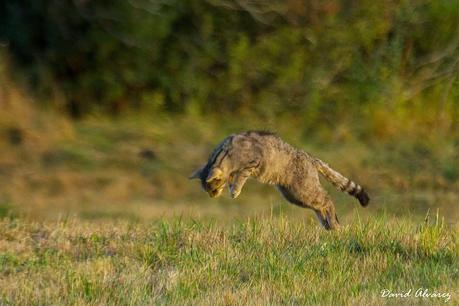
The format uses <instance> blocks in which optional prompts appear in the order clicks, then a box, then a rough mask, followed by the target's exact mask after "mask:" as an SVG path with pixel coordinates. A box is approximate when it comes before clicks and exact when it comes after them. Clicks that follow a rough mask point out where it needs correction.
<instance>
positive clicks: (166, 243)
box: [0, 216, 459, 305]
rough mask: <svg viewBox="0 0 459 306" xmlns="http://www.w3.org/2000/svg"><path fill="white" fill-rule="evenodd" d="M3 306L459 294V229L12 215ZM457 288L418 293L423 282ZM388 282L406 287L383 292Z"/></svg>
mask: <svg viewBox="0 0 459 306" xmlns="http://www.w3.org/2000/svg"><path fill="white" fill-rule="evenodd" d="M0 232H1V233H2V235H1V236H0V301H1V304H3V305H5V304H6V305H9V304H15V305H42V304H54V305H62V304H71V305H107V304H111V305H114V304H119V305H142V304H152V303H161V304H179V305H180V304H181V305H183V304H220V305H221V304H241V305H245V304H323V305H344V304H347V305H355V304H361V305H381V304H386V303H387V304H393V305H395V304H398V305H399V304H401V303H405V304H413V303H424V304H429V305H430V304H439V305H440V304H444V303H445V301H446V300H448V302H449V303H450V304H457V303H459V295H458V292H459V244H458V233H457V231H455V230H452V229H450V228H448V227H446V226H444V225H443V224H442V223H441V222H440V221H439V220H428V221H427V222H425V223H421V224H415V223H412V222H408V221H402V220H400V219H396V220H395V219H387V217H384V216H379V217H375V218H373V220H372V221H369V222H361V221H359V222H355V223H354V225H352V226H348V227H346V228H344V229H342V230H341V231H339V232H333V233H331V232H326V231H324V230H322V229H321V228H319V227H318V226H317V225H311V224H306V223H305V222H296V221H291V220H290V219H289V218H285V217H282V216H280V217H272V218H263V219H250V220H248V221H241V222H233V223H232V224H230V225H221V224H219V223H218V222H207V221H206V222H201V221H192V220H190V219H187V220H180V219H173V220H169V221H158V222H148V223H143V224H141V223H137V222H134V223H132V222H126V221H111V222H108V221H107V222H88V221H81V220H77V219H68V220H61V221H53V222H44V223H36V222H32V221H25V220H20V219H14V218H13V219H11V218H4V219H3V220H1V221H0ZM419 288H428V290H429V292H430V293H434V292H435V293H449V294H451V297H450V298H448V297H446V296H444V297H442V298H422V297H415V296H414V295H415V290H417V289H419ZM384 289H388V290H393V291H396V292H401V291H403V292H406V291H407V290H409V289H412V294H411V295H412V296H411V297H410V298H404V299H393V298H392V299H390V298H382V297H381V291H382V290H384Z"/></svg>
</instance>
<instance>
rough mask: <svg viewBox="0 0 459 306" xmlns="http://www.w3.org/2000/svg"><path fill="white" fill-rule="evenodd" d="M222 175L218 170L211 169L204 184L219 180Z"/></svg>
mask: <svg viewBox="0 0 459 306" xmlns="http://www.w3.org/2000/svg"><path fill="white" fill-rule="evenodd" d="M222 174H223V171H222V170H221V169H220V168H213V169H212V170H210V172H209V175H207V178H206V182H211V181H213V180H214V179H217V178H220V177H221V175H222Z"/></svg>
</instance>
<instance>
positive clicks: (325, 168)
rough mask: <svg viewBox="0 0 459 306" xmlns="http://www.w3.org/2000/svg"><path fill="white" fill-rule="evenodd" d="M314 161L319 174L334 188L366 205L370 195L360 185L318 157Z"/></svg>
mask: <svg viewBox="0 0 459 306" xmlns="http://www.w3.org/2000/svg"><path fill="white" fill-rule="evenodd" d="M314 162H315V165H316V167H317V170H318V171H319V172H320V174H322V175H323V176H324V177H325V178H326V179H327V180H328V181H329V182H330V183H332V184H333V185H334V186H335V187H336V188H338V189H339V190H341V191H343V192H346V193H348V194H349V195H351V196H354V197H355V198H357V199H358V200H359V202H360V205H362V206H367V205H368V203H369V202H370V197H369V196H368V194H367V193H366V192H365V190H364V189H363V188H362V186H360V185H359V184H357V183H356V182H354V181H352V180H351V179H349V178H347V177H345V176H344V175H342V174H341V173H339V172H338V171H336V170H333V169H332V168H331V167H330V166H329V165H328V164H327V163H325V162H323V161H321V160H320V159H318V158H315V159H314Z"/></svg>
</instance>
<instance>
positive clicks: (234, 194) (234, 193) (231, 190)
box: [229, 185, 241, 199]
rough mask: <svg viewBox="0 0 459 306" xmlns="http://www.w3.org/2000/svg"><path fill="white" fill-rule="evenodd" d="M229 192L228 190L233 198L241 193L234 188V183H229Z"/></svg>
mask: <svg viewBox="0 0 459 306" xmlns="http://www.w3.org/2000/svg"><path fill="white" fill-rule="evenodd" d="M229 192H230V195H231V197H232V198H233V199H235V198H237V197H238V196H239V194H240V193H241V190H240V189H238V188H236V187H235V186H234V185H230V186H229Z"/></svg>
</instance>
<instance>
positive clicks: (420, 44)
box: [0, 0, 459, 133]
mask: <svg viewBox="0 0 459 306" xmlns="http://www.w3.org/2000/svg"><path fill="white" fill-rule="evenodd" d="M0 6H3V7H2V9H1V10H0V39H1V40H2V41H3V43H2V46H3V47H4V48H2V49H7V52H8V53H10V54H12V55H13V58H14V61H15V63H16V64H17V65H18V66H19V67H22V69H23V70H22V71H23V72H24V73H23V74H24V75H27V79H28V80H29V81H30V84H31V85H32V86H33V88H35V90H36V92H37V93H39V94H40V95H44V96H45V97H51V96H53V94H55V92H56V91H57V92H58V93H59V94H60V95H61V96H63V97H64V99H63V100H64V103H63V105H62V106H61V108H63V109H64V110H65V111H68V112H70V113H71V114H72V115H74V116H80V115H84V114H87V113H89V112H93V111H104V112H105V111H109V112H114V113H120V112H124V111H126V110H128V109H132V108H136V109H142V110H147V111H150V112H164V111H166V112H191V113H198V114H203V113H209V112H210V113H212V112H216V111H218V112H221V111H223V112H231V113H234V112H237V113H240V112H257V113H258V114H259V115H260V116H267V117H273V116H278V115H283V114H295V115H296V116H299V117H300V118H302V119H304V121H305V122H306V125H308V124H309V125H310V126H313V125H316V124H325V125H330V124H333V123H334V122H336V120H338V119H339V120H348V121H349V120H353V118H355V117H356V116H364V117H367V118H370V119H371V121H374V122H375V124H376V125H379V127H378V128H376V132H378V129H379V130H380V129H381V126H386V125H388V119H387V117H390V118H395V119H396V121H397V120H404V119H406V118H413V117H416V118H418V121H415V122H414V123H413V124H415V125H417V124H418V123H423V124H424V125H426V126H428V127H431V126H432V124H438V122H441V124H442V125H444V126H445V127H446V128H447V129H451V128H452V127H454V124H455V120H454V118H457V117H458V113H459V111H458V108H459V107H458V103H457V101H458V100H459V81H458V80H457V76H458V68H459V62H458V60H457V58H458V55H459V48H458V47H459V38H458V37H459V31H458V29H459V1H458V0H438V1H426V0H403V1H376V2H375V1H370V0H360V1H343V0H329V1H317V0H312V1H296V0H290V1H261V0H256V1H230V0H228V1H226V0H207V1H203V0H186V1H177V0H169V1H159V0H156V1H146V0H132V1H121V0H118V1H70V0H65V1H64V0H59V1H57V0H53V1H43V0H39V1H35V0H34V1H32V0H25V1H19V2H11V1H9V2H4V3H2V4H0ZM45 100H46V99H45ZM49 100H50V99H48V101H49ZM51 100H52V99H51ZM426 110H427V111H428V115H422V114H423V113H425V111H426ZM430 110H432V112H430ZM413 112H414V114H413ZM389 121H390V120H389ZM390 128H391V127H390V126H389V127H387V129H390ZM393 128H394V129H397V128H398V127H397V126H395V127H393ZM382 133H385V130H384V131H383V132H382Z"/></svg>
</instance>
